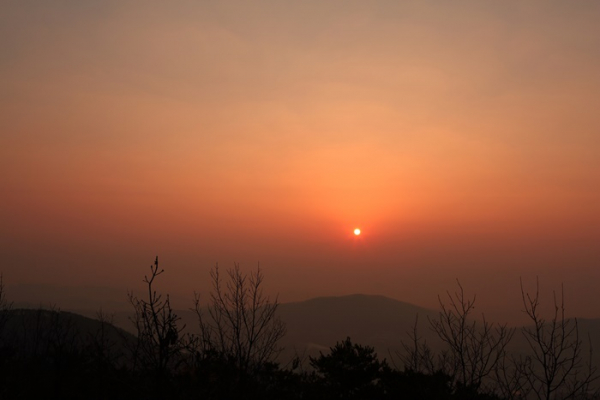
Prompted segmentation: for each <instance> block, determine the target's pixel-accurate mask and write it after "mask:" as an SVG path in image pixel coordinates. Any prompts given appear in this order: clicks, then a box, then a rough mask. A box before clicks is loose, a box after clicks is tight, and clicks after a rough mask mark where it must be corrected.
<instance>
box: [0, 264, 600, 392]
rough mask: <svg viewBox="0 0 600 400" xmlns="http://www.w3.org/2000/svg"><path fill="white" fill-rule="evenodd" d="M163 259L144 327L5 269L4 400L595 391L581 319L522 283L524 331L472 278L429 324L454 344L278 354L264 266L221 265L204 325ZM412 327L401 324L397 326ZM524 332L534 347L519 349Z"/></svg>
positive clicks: (0, 316) (138, 305) (140, 301)
mask: <svg viewBox="0 0 600 400" xmlns="http://www.w3.org/2000/svg"><path fill="white" fill-rule="evenodd" d="M162 273H163V270H162V269H159V266H158V259H157V260H156V261H155V263H154V264H153V265H152V266H151V267H150V273H149V274H148V275H147V276H146V277H145V279H144V282H145V284H146V289H147V292H146V293H145V295H144V296H142V297H137V296H135V295H134V294H133V293H130V294H129V301H130V303H131V305H132V308H133V311H134V314H133V317H132V318H131V323H132V326H133V327H134V329H135V332H136V334H135V335H133V334H130V333H127V332H125V331H123V330H121V329H119V328H116V327H115V326H114V325H113V324H112V323H111V320H110V318H109V317H107V316H106V315H104V314H102V313H101V312H100V313H99V314H98V317H97V319H89V318H85V317H82V316H79V315H76V314H70V313H66V312H60V311H57V310H41V309H40V310H21V309H12V307H11V304H10V303H9V302H8V301H7V299H6V293H5V291H4V290H3V289H4V287H3V285H2V281H1V278H0V399H40V398H52V399H317V400H318V399H323V400H325V399H348V400H351V399H365V400H366V399H372V400H377V399H423V400H427V399H435V400H438V399H439V400H444V399H448V400H449V399H456V400H458V399H465V400H469V399H480V400H483V399H489V400H491V399H546V400H550V399H592V398H598V396H597V394H596V393H595V392H594V390H593V387H594V383H595V381H596V380H597V378H598V375H597V374H596V369H595V368H594V367H593V366H592V365H591V362H590V361H589V360H590V359H591V358H588V355H587V354H584V352H583V346H582V344H583V342H582V338H580V337H579V330H578V327H577V321H576V320H570V319H566V318H565V316H564V304H563V302H562V294H561V296H560V300H556V299H555V313H554V315H553V316H552V317H551V318H550V319H547V320H546V319H543V318H542V317H541V316H540V315H539V311H538V308H539V300H538V295H537V293H536V294H535V295H530V294H527V293H525V291H522V294H523V304H524V308H525V312H526V313H527V315H528V316H529V318H530V319H531V322H532V324H531V326H529V327H526V328H523V329H522V330H521V331H520V332H516V331H515V329H512V328H508V327H507V326H505V325H497V324H492V323H489V322H487V321H485V320H483V321H475V320H473V319H472V318H471V317H472V315H471V314H472V310H473V308H474V301H475V298H468V297H465V295H464V292H463V289H462V287H461V286H460V284H459V286H458V287H459V289H458V290H457V292H456V293H452V294H451V293H448V296H447V298H445V300H442V299H441V298H440V312H439V317H438V318H436V319H431V320H430V321H429V324H430V327H431V329H432V330H433V331H434V332H435V333H436V334H437V335H438V336H439V338H440V339H441V340H442V342H444V344H445V345H446V347H445V350H443V351H441V352H437V353H434V351H433V350H432V349H431V348H430V347H429V346H428V345H427V343H425V342H423V341H422V340H421V339H420V337H419V333H418V331H417V329H416V328H415V330H414V331H413V332H412V333H411V334H409V335H408V337H409V340H407V342H406V344H405V345H404V351H402V352H399V353H398V354H396V355H395V356H396V360H395V361H394V362H388V361H387V360H385V359H382V358H380V357H378V356H377V354H376V353H375V350H374V349H373V348H372V347H369V346H363V345H360V344H357V343H353V342H352V340H351V339H350V338H346V339H345V340H342V341H340V342H338V343H337V344H335V345H334V346H333V347H331V348H330V350H329V351H328V352H325V353H321V354H320V355H319V356H318V357H309V358H308V359H307V360H301V359H300V358H298V357H297V358H295V359H292V360H289V362H287V363H285V364H280V363H277V362H276V361H275V360H276V359H277V355H278V354H279V352H280V351H281V348H280V347H279V345H278V343H279V340H280V339H281V338H282V337H283V335H285V326H284V324H283V323H282V322H281V321H280V320H279V318H278V316H277V313H276V311H277V306H278V303H277V300H276V299H275V300H274V301H272V300H270V299H269V298H268V297H266V296H265V295H264V294H263V292H262V286H261V285H262V280H263V275H262V273H261V271H260V270H257V271H256V272H254V273H251V274H249V275H246V274H243V273H242V272H241V271H240V269H239V267H238V266H236V267H235V268H233V269H231V270H229V271H227V272H226V273H225V275H224V276H222V275H221V273H220V270H219V269H218V268H215V269H213V271H212V272H211V280H212V283H213V290H212V293H211V294H210V297H209V299H208V303H209V306H208V308H202V307H201V306H200V297H199V296H198V295H197V296H196V299H195V303H194V304H193V310H194V311H195V312H196V315H197V317H198V318H197V320H198V329H197V331H198V332H199V333H197V334H191V333H188V331H187V330H186V329H185V327H184V326H181V324H180V322H181V321H180V318H179V317H178V316H177V315H176V314H175V313H174V312H173V309H172V308H171V304H170V301H169V296H168V295H164V296H163V295H162V294H160V293H159V292H158V291H157V290H156V288H155V287H156V281H157V279H158V278H159V276H160V275H161V274H162ZM416 326H417V325H416V324H415V327H416ZM399 334H402V332H399ZM515 334H521V335H523V336H524V338H525V339H526V340H527V343H528V345H529V350H530V351H529V352H528V353H527V354H511V353H509V352H508V351H507V346H508V344H509V343H510V341H511V340H512V338H513V336H514V335H515Z"/></svg>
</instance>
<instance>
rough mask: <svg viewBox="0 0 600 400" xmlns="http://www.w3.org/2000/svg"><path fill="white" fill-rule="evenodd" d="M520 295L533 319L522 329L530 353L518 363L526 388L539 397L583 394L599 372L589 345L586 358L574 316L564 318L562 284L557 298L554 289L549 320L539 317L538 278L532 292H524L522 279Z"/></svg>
mask: <svg viewBox="0 0 600 400" xmlns="http://www.w3.org/2000/svg"><path fill="white" fill-rule="evenodd" d="M521 296H522V299H523V305H524V306H525V313H526V314H527V316H528V317H529V319H530V320H531V322H532V323H533V326H532V327H523V328H522V330H521V332H522V333H523V335H524V336H525V339H526V340H527V344H528V345H529V348H530V349H531V355H528V356H527V357H526V358H525V359H524V360H523V362H521V363H520V366H519V368H520V372H521V373H523V374H524V376H525V378H526V381H527V384H528V386H529V389H530V390H531V392H533V393H534V394H535V396H536V398H538V399H540V400H541V399H543V400H549V399H572V398H575V396H576V395H580V396H585V395H586V394H587V391H588V389H589V386H590V383H592V382H593V381H595V380H597V379H598V378H599V376H598V374H597V369H596V367H594V366H592V363H591V360H592V350H591V345H590V353H589V359H588V360H587V362H585V358H584V356H583V354H582V341H581V339H580V338H579V327H578V325H577V319H567V318H565V302H564V298H565V296H564V288H563V287H562V286H561V293H560V300H558V299H557V297H556V292H554V314H553V315H552V318H551V319H550V320H545V319H544V318H542V317H541V316H540V312H539V310H538V307H539V304H540V302H539V281H537V282H536V292H535V294H534V295H530V294H529V293H526V292H525V290H524V289H523V282H522V281H521Z"/></svg>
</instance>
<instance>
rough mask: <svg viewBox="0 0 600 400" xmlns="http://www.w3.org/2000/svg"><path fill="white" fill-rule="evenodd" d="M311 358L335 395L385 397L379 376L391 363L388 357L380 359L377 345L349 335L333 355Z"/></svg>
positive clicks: (340, 396)
mask: <svg viewBox="0 0 600 400" xmlns="http://www.w3.org/2000/svg"><path fill="white" fill-rule="evenodd" d="M309 359H310V365H311V366H312V367H313V368H315V370H316V372H317V374H319V376H320V377H321V378H322V383H323V384H324V387H325V391H326V392H327V393H329V394H330V396H331V397H332V398H340V399H375V398H379V397H381V396H383V390H382V388H381V385H379V378H380V377H381V374H382V372H383V371H384V370H388V369H389V366H388V365H387V362H386V361H385V360H384V361H379V359H378V358H377V353H375V349H374V348H373V347H369V346H361V345H359V344H353V343H352V341H351V340H350V338H349V337H348V338H346V340H344V341H343V342H338V343H337V344H336V345H335V346H334V347H331V348H330V352H329V354H327V355H325V354H323V353H321V354H320V356H319V357H317V358H313V357H309Z"/></svg>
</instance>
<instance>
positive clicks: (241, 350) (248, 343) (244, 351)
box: [194, 264, 285, 375]
mask: <svg viewBox="0 0 600 400" xmlns="http://www.w3.org/2000/svg"><path fill="white" fill-rule="evenodd" d="M210 275H211V278H212V283H213V291H212V293H211V294H210V304H209V307H208V313H207V314H205V313H204V312H203V310H202V308H201V306H200V296H199V295H198V294H196V296H195V307H194V310H195V312H196V315H197V317H198V322H199V325H200V346H201V349H202V351H203V352H204V353H212V354H215V353H216V354H217V355H219V356H220V357H222V358H224V359H227V360H230V361H231V362H233V363H234V364H235V367H236V368H237V369H238V371H239V372H240V373H241V374H242V375H247V374H249V373H252V372H253V370H255V369H257V368H259V367H260V366H261V365H264V364H265V363H267V362H269V361H273V359H274V357H275V356H276V355H277V354H279V352H280V351H281V349H280V348H279V347H278V341H279V339H281V338H282V337H283V335H284V334H285V325H284V324H283V322H281V320H280V319H279V317H278V316H277V315H276V311H277V307H278V306H279V303H278V301H277V298H275V300H274V301H271V300H270V299H269V298H268V297H266V296H265V295H264V293H263V290H262V283H263V279H264V276H263V274H262V271H261V270H260V267H259V268H257V270H256V271H255V272H251V273H250V275H245V274H243V273H242V272H241V271H240V267H239V264H235V266H234V268H233V269H230V270H228V271H227V279H226V281H225V282H224V281H223V279H222V277H221V274H220V271H219V267H218V265H217V266H215V268H213V269H212V270H211V273H210Z"/></svg>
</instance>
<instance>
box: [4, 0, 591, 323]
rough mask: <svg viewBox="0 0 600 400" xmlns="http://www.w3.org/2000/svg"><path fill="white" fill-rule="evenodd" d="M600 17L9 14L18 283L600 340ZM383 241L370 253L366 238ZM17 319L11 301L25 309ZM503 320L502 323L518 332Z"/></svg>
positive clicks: (310, 11) (260, 8)
mask: <svg viewBox="0 0 600 400" xmlns="http://www.w3.org/2000/svg"><path fill="white" fill-rule="evenodd" d="M599 20H600V2H597V1H577V2H566V1H558V0H553V1H528V2H521V1H475V0H473V1H452V2H446V1H427V0H419V1H348V0H344V1H321V0H319V1H280V0H278V1H275V0H272V1H252V2H247V1H200V0H194V1H191V0H190V1H170V2H164V1H81V0H62V1H59V0H57V1H26V0H19V1H16V0H15V1H11V0H8V1H3V2H1V3H0V205H1V208H0V257H1V259H2V263H1V265H0V271H2V273H3V274H4V280H5V283H7V284H9V285H18V284H51V285H66V286H70V285H95V286H110V287H116V288H120V289H121V288H123V289H127V288H137V287H140V284H141V282H140V280H141V278H142V277H143V274H144V273H146V271H147V270H148V266H149V265H150V264H151V263H152V261H153V259H154V257H155V256H156V255H158V256H159V257H160V261H161V264H162V266H163V267H165V269H166V270H167V272H166V274H165V275H164V280H163V283H162V285H163V286H162V289H163V290H165V291H170V292H172V293H178V294H180V295H182V296H189V297H191V292H192V291H193V290H198V291H200V292H202V293H206V291H207V290H208V288H209V282H208V271H209V269H210V268H211V267H212V266H213V265H214V264H215V263H216V262H219V263H220V265H221V266H222V267H230V266H232V265H233V263H234V262H240V263H241V265H242V268H243V269H248V270H249V269H252V268H255V267H256V265H257V263H258V262H260V265H261V267H262V268H263V270H264V272H265V275H266V279H267V282H266V283H267V286H268V290H269V292H270V293H273V294H275V293H279V296H280V300H282V301H293V300H301V299H306V298H309V297H313V296H317V295H341V294H349V293H357V292H361V293H378V294H383V295H387V296H390V297H394V298H397V299H401V300H404V301H408V302H412V303H416V304H419V305H423V306H428V307H434V306H435V305H436V301H437V298H436V296H437V294H438V293H442V292H443V291H444V290H446V289H453V288H454V280H455V279H456V278H458V279H460V280H461V282H462V283H463V284H464V286H465V288H466V289H467V290H468V291H469V292H476V293H478V295H479V301H480V302H481V306H480V307H478V310H479V311H488V312H489V313H490V314H492V315H494V316H499V317H503V316H504V314H506V313H510V314H514V313H518V312H519V311H520V309H521V308H520V307H519V277H523V279H524V281H525V282H526V284H527V285H528V287H529V288H531V287H532V285H533V284H534V282H535V278H536V276H539V278H540V283H541V286H542V289H544V290H545V291H546V292H547V293H549V292H550V291H551V290H552V289H556V288H559V285H560V283H561V282H564V283H565V291H566V294H567V307H568V311H569V312H571V313H572V314H577V315H581V316H594V317H600V308H599V307H598V304H600V290H598V283H599V282H600V97H599V93H600V24H599V23H598V21H599ZM355 227H360V228H361V229H362V230H363V234H362V235H361V236H360V237H358V238H355V237H354V236H353V235H352V229H354V228H355ZM9 296H10V293H9ZM503 313H504V314H503Z"/></svg>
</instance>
